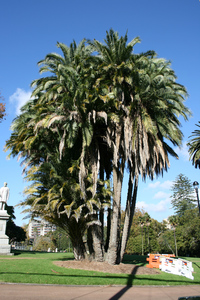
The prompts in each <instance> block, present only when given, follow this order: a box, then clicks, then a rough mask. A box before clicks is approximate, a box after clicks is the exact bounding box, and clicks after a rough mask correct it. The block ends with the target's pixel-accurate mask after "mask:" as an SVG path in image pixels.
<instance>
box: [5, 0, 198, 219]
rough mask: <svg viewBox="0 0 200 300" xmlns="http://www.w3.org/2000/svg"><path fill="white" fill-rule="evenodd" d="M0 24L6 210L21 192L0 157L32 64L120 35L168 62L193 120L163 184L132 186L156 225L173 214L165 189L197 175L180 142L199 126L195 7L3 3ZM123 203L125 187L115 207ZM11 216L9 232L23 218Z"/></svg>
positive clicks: (171, 1)
mask: <svg viewBox="0 0 200 300" xmlns="http://www.w3.org/2000/svg"><path fill="white" fill-rule="evenodd" d="M0 8H1V18H0V38H1V46H0V51H1V55H0V91H1V94H2V95H3V96H4V98H5V103H6V111H7V118H6V120H5V121H3V122H2V123H1V124H0V132H1V139H0V186H3V183H4V182H5V181H6V182H8V187H9V188H10V198H9V202H8V204H9V205H16V204H18V203H19V202H20V201H21V200H23V190H24V188H25V186H26V185H27V184H26V182H25V181H24V179H23V176H22V168H21V167H20V163H19V162H18V161H17V159H16V158H15V159H10V160H7V159H6V156H7V155H8V153H5V152H4V151H3V148H4V145H5V141H6V140H7V139H8V138H9V137H10V134H11V131H10V125H11V122H12V120H13V119H14V118H15V117H16V114H17V113H18V112H19V107H20V106H21V105H22V104H23V103H24V102H25V101H27V99H28V98H29V97H30V94H31V89H30V83H31V82H32V81H33V80H34V79H36V78H38V77H39V76H40V75H39V72H38V71H39V68H38V66H37V62H38V61H39V60H41V59H43V58H44V57H45V55H46V54H47V53H50V52H58V49H57V47H56V43H57V41H58V42H62V43H65V44H67V45H69V44H70V43H71V42H72V41H73V40H75V41H76V42H77V43H79V42H80V40H82V39H83V38H89V39H93V38H95V39H97V40H99V41H103V39H104V38H105V36H106V30H109V29H110V28H113V29H114V30H115V31H118V32H119V35H125V33H126V32H127V31H128V37H129V40H132V39H133V38H134V37H136V36H139V37H140V38H141V40H142V42H141V43H140V44H138V45H136V46H135V53H139V52H142V51H147V50H155V51H156V52H157V54H158V56H159V57H164V58H165V59H167V60H170V61H171V62H172V68H173V69H174V70H175V73H176V75H177V77H178V79H177V81H178V82H179V83H181V84H183V85H184V86H186V88H187V90H188V94H189V97H188V99H187V101H186V105H187V106H188V107H189V108H190V109H191V111H192V113H193V116H192V117H191V118H190V119H189V121H188V122H184V121H183V120H181V122H182V132H183V134H184V140H183V147H182V148H181V149H177V152H178V154H179V160H178V161H176V160H175V159H173V158H170V163H171V167H170V169H169V171H168V172H167V173H164V176H163V177H159V178H156V179H155V180H154V181H149V180H147V181H146V183H143V182H142V181H140V185H139V192H138V199H137V206H138V207H143V208H144V209H145V210H146V211H148V213H149V214H150V215H151V217H153V218H155V219H157V220H158V221H161V220H162V219H164V218H167V217H168V216H169V215H172V214H173V210H172V209H170V207H171V204H170V187H171V184H172V182H173V181H174V180H175V179H176V177H177V176H178V175H179V174H180V173H183V174H184V175H186V176H187V177H188V178H189V179H190V180H191V181H192V182H193V181H195V180H197V181H199V182H200V170H197V169H195V168H194V167H193V166H192V163H191V162H189V159H188V153H187V148H186V142H187V141H188V137H189V135H190V134H191V132H192V131H194V130H195V129H196V126H195V124H197V123H198V121H200V113H199V102H200V2H199V1H198V0H184V1H182V0H168V1H160V0H151V1H147V0H140V1H133V0H124V1H119V0H115V1H114V0H107V1H105V0H101V1H98V2H97V1H94V0H93V1H92V0H85V1H82V0H73V1H67V0H34V1H33V0H29V1H27V0H26V1H25V0H19V1H15V0H6V1H1V5H0ZM124 203H125V187H124V192H123V194H122V206H123V205H124ZM20 212H21V209H19V208H15V215H16V221H15V222H16V224H17V225H22V224H23V223H26V222H27V220H22V219H23V217H24V215H22V214H21V213H20Z"/></svg>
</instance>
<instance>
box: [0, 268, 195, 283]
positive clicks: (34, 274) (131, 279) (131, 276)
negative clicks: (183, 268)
mask: <svg viewBox="0 0 200 300" xmlns="http://www.w3.org/2000/svg"><path fill="white" fill-rule="evenodd" d="M138 268H139V266H138V267H137V266H136V267H135V269H134V270H133V271H132V274H130V275H128V278H127V283H126V288H127V287H129V288H130V287H131V286H133V285H134V284H133V282H134V279H137V280H140V278H139V277H136V276H135V274H136V273H137V269H138ZM52 272H55V274H54V273H52V274H51V273H26V272H5V271H1V272H0V275H12V276H15V275H16V276H18V275H24V276H26V277H28V276H40V277H41V276H50V277H61V278H62V277H65V278H67V277H69V278H70V277H74V278H76V277H79V278H81V277H83V278H96V279H101V278H102V279H109V278H110V279H122V280H124V279H126V278H125V277H122V276H120V274H118V275H114V276H113V274H109V275H108V273H107V274H105V275H104V274H102V273H101V272H98V273H100V274H94V271H91V273H92V274H91V275H80V274H77V275H76V274H69V275H68V274H62V273H60V272H59V271H54V270H52ZM95 273H97V272H96V271H95ZM141 280H143V281H144V280H148V281H152V282H154V283H155V284H156V282H158V283H159V282H165V283H166V285H169V284H168V283H172V286H173V283H174V285H176V284H180V285H188V283H189V282H188V281H185V280H182V281H180V280H172V279H170V280H166V279H158V278H149V277H145V276H142V278H141ZM32 283H33V282H32ZM108 284H109V283H108ZM155 284H154V285H155ZM196 284H199V281H198V282H197V281H192V282H191V284H189V285H196ZM91 285H92V284H91ZM122 285H123V284H122ZM144 285H145V284H144ZM158 285H159V284H158Z"/></svg>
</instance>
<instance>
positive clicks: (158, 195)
mask: <svg viewBox="0 0 200 300" xmlns="http://www.w3.org/2000/svg"><path fill="white" fill-rule="evenodd" d="M169 196H170V195H169V194H167V193H165V192H162V191H159V192H157V193H156V194H155V195H154V196H153V198H154V199H163V198H168V197H169Z"/></svg>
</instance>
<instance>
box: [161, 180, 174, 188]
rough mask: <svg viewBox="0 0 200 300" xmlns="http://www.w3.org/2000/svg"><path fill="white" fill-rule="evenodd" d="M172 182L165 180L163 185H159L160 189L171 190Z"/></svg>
mask: <svg viewBox="0 0 200 300" xmlns="http://www.w3.org/2000/svg"><path fill="white" fill-rule="evenodd" d="M172 184H173V182H172V181H170V180H166V181H164V182H163V183H161V185H160V187H161V188H163V189H166V190H169V189H171V187H172Z"/></svg>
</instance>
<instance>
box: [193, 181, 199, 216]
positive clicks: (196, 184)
mask: <svg viewBox="0 0 200 300" xmlns="http://www.w3.org/2000/svg"><path fill="white" fill-rule="evenodd" d="M193 187H194V189H195V191H196V194H197V202H198V208H199V215H200V206H199V183H198V182H197V181H194V182H193Z"/></svg>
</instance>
